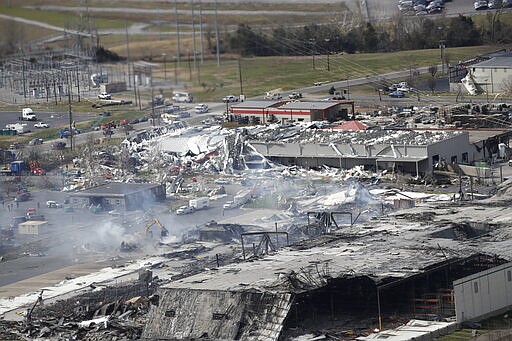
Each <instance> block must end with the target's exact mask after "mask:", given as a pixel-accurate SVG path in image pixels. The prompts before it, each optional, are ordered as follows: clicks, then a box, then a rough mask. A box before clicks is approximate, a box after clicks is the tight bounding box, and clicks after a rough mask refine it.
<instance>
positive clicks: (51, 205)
mask: <svg viewBox="0 0 512 341" xmlns="http://www.w3.org/2000/svg"><path fill="white" fill-rule="evenodd" d="M46 207H48V208H62V207H63V205H62V204H59V203H58V202H56V201H53V200H48V201H47V202H46Z"/></svg>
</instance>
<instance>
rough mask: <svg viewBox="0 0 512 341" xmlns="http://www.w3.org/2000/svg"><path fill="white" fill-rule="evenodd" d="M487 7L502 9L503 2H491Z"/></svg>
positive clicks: (494, 0)
mask: <svg viewBox="0 0 512 341" xmlns="http://www.w3.org/2000/svg"><path fill="white" fill-rule="evenodd" d="M487 6H488V7H489V8H490V9H496V8H501V6H502V2H501V0H489V3H488V4H487Z"/></svg>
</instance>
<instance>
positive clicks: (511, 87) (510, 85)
mask: <svg viewBox="0 0 512 341" xmlns="http://www.w3.org/2000/svg"><path fill="white" fill-rule="evenodd" d="M501 88H502V89H503V94H505V95H507V96H512V77H509V78H507V79H505V80H504V81H503V85H502V87H501Z"/></svg>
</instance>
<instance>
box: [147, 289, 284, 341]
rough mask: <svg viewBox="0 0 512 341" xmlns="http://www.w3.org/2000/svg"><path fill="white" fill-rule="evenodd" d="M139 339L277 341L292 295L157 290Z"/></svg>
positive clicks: (208, 290)
mask: <svg viewBox="0 0 512 341" xmlns="http://www.w3.org/2000/svg"><path fill="white" fill-rule="evenodd" d="M158 293H159V295H160V302H159V304H158V307H152V308H151V310H150V312H149V317H148V323H147V324H146V327H145V329H144V331H143V334H142V340H162V339H164V340H176V339H183V340H191V339H202V338H205V339H208V340H247V341H277V340H278V338H279V334H280V333H281V329H282V327H283V321H284V319H285V318H286V316H287V315H288V312H289V310H290V307H291V294H288V293H274V292H250V291H249V290H247V291H234V292H230V291H220V290H214V289H205V290H191V289H174V288H160V289H159V291H158Z"/></svg>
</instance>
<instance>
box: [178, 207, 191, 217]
mask: <svg viewBox="0 0 512 341" xmlns="http://www.w3.org/2000/svg"><path fill="white" fill-rule="evenodd" d="M192 212H194V208H193V207H191V206H181V207H180V208H178V209H177V210H176V214H177V215H183V214H189V213H192Z"/></svg>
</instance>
